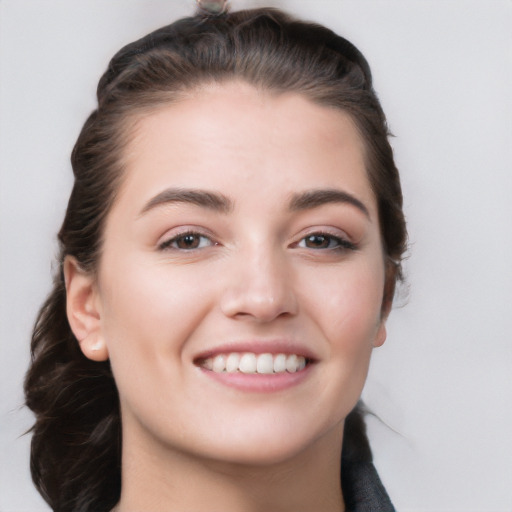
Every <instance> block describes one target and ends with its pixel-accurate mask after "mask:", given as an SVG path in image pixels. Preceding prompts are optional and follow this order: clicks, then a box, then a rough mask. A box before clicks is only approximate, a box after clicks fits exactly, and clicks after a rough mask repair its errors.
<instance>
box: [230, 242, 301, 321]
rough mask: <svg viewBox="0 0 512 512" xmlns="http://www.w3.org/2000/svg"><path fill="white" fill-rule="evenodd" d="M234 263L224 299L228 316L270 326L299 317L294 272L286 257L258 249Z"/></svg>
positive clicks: (239, 257) (241, 256)
mask: <svg viewBox="0 0 512 512" xmlns="http://www.w3.org/2000/svg"><path fill="white" fill-rule="evenodd" d="M232 263H233V264H232V266H231V267H230V269H229V277H228V280H227V281H228V282H227V286H226V287H225V288H224V291H223V294H222V300H221V309H222V312H223V313H224V314H225V315H226V316H228V317H231V318H236V319H244V320H250V321H254V322H258V323H268V322H271V321H273V320H275V319H277V318H278V317H286V316H293V315H296V314H297V310H298V303H297V297H296V295H295V293H294V289H293V271H292V269H291V268H290V265H288V264H287V262H286V256H285V255H282V254H279V253H278V251H275V250H274V251H271V250H267V251H263V250H259V251H257V252H256V251H254V252H252V253H250V254H247V253H245V254H240V255H239V256H238V258H237V261H236V262H232Z"/></svg>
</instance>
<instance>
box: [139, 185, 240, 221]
mask: <svg viewBox="0 0 512 512" xmlns="http://www.w3.org/2000/svg"><path fill="white" fill-rule="evenodd" d="M170 203H189V204H193V205H196V206H201V207H202V208H207V209H209V210H213V211H217V212H220V213H229V212H230V211H231V210H232V209H233V202H232V201H231V200H230V199H228V198H227V197H226V196H225V195H223V194H219V193H217V192H208V191H206V190H198V189H188V188H168V189H166V190H164V191H162V192H160V193H159V194H157V195H156V196H155V197H153V198H152V199H150V200H149V201H148V202H147V203H146V204H145V206H144V208H142V210H141V212H140V215H142V214H144V213H146V212H148V211H149V210H152V209H153V208H156V207H157V206H162V205H165V204H170Z"/></svg>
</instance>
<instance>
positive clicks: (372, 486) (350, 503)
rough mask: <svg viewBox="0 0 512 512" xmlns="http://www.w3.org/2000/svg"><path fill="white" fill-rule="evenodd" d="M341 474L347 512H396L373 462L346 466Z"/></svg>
mask: <svg viewBox="0 0 512 512" xmlns="http://www.w3.org/2000/svg"><path fill="white" fill-rule="evenodd" d="M341 474H342V478H341V484H342V485H341V487H342V489H343V497H344V499H345V506H346V512H396V511H395V508H394V507H393V504H392V503H391V500H390V499H389V496H388V494H387V492H386V490H385V489H384V486H383V485H382V482H381V481H380V478H379V475H378V474H377V471H376V469H375V466H374V465H373V463H372V462H356V463H352V464H344V465H343V467H342V471H341Z"/></svg>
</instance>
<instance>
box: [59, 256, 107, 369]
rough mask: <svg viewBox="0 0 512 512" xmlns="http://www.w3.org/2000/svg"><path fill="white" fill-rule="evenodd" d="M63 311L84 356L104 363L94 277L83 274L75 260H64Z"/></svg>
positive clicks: (98, 304)
mask: <svg viewBox="0 0 512 512" xmlns="http://www.w3.org/2000/svg"><path fill="white" fill-rule="evenodd" d="M63 270H64V280H65V283H66V312H67V316H68V322H69V325H70V326H71V330H72V331H73V334H74V335H75V337H76V339H77V340H78V343H79V344H80V348H81V350H82V352H83V353H84V355H85V357H87V358H89V359H92V360H93V361H106V360H107V359H108V349H107V345H106V343H105V339H104V338H103V335H102V331H101V315H100V311H101V308H100V299H99V294H98V289H97V285H96V280H95V278H94V276H92V275H91V274H89V273H87V272H85V271H84V270H82V269H81V268H80V265H79V264H78V262H77V261H76V259H75V258H73V257H71V256H66V258H65V260H64V269H63Z"/></svg>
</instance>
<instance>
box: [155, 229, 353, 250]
mask: <svg viewBox="0 0 512 512" xmlns="http://www.w3.org/2000/svg"><path fill="white" fill-rule="evenodd" d="M187 237H194V240H195V241H199V246H197V247H177V246H175V247H173V244H177V243H179V242H180V241H183V240H185V239H186V238H187ZM313 238H317V239H323V240H324V241H327V243H328V246H327V247H307V246H306V245H305V244H306V243H307V240H308V239H309V240H310V241H311V239H313ZM201 240H207V241H208V242H209V243H208V244H207V245H203V246H201ZM333 242H334V243H335V246H334V247H331V244H332V243H333ZM302 243H304V245H301V244H302ZM215 245H219V244H218V243H216V242H213V241H212V240H211V238H210V237H208V236H206V235H204V234H202V233H198V232H197V231H185V232H184V233H180V234H179V235H176V236H174V237H172V238H169V239H168V240H165V241H164V242H162V243H161V244H160V245H159V246H158V249H159V250H161V251H164V250H178V251H193V250H198V249H204V248H205V247H211V246H215ZM292 247H301V248H304V249H312V250H315V251H318V250H322V251H337V252H343V251H347V250H349V251H355V250H357V248H358V247H357V245H356V244H354V243H352V242H349V241H348V240H347V239H345V238H342V237H339V236H336V235H332V234H330V233H324V232H315V233H309V234H308V235H306V236H304V237H303V238H301V239H300V240H299V242H297V243H296V244H293V246H292Z"/></svg>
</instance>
